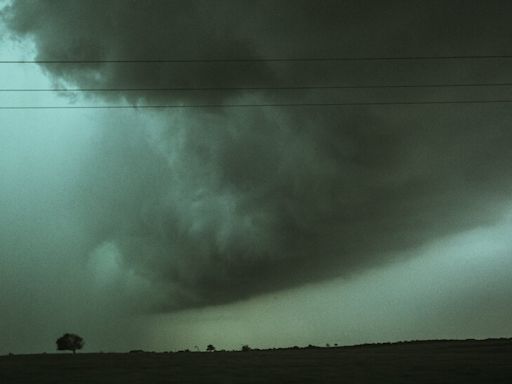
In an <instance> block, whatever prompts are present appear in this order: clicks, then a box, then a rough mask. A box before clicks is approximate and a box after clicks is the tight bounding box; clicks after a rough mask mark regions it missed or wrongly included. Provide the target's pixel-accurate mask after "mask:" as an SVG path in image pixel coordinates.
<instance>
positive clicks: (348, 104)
mask: <svg viewBox="0 0 512 384" xmlns="http://www.w3.org/2000/svg"><path fill="white" fill-rule="evenodd" d="M509 103H512V99H501V100H427V101H371V102H340V103H270V104H183V105H180V104H162V105H140V106H136V105H66V106H10V107H5V106H0V110H26V109H33V110H38V109H47V110H52V109H135V110H137V109H208V108H296V107H351V106H353V107H357V106H392V105H397V106H407V105H411V106H413V105H456V104H509Z"/></svg>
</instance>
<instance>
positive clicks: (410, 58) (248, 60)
mask: <svg viewBox="0 0 512 384" xmlns="http://www.w3.org/2000/svg"><path fill="white" fill-rule="evenodd" d="M494 59H512V55H449V56H395V57H387V56H361V57H357V56H347V57H274V58H211V59H104V60H100V59H96V60H58V59H55V60H0V64H102V63H111V64H122V63H127V64H129V63H133V64H146V63H147V64H153V63H154V64H158V63H259V62H343V61H418V60H494Z"/></svg>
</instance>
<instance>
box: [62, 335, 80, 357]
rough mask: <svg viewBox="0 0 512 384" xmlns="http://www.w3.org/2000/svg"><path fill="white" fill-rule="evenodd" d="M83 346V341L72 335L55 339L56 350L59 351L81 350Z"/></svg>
mask: <svg viewBox="0 0 512 384" xmlns="http://www.w3.org/2000/svg"><path fill="white" fill-rule="evenodd" d="M83 346H84V340H83V339H82V338H81V337H80V336H78V335H75V334H73V333H65V334H64V336H62V337H59V338H58V339H57V350H59V351H73V353H75V352H76V350H77V349H82V348H83Z"/></svg>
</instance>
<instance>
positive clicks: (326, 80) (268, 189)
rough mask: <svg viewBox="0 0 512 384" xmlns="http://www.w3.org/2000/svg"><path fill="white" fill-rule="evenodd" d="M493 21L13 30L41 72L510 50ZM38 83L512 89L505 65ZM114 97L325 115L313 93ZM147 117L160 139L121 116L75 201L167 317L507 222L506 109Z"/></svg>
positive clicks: (348, 11) (413, 17) (26, 6)
mask: <svg viewBox="0 0 512 384" xmlns="http://www.w3.org/2000/svg"><path fill="white" fill-rule="evenodd" d="M500 4H502V3H501V2H500V3H498V2H496V3H493V2H486V5H485V6H483V5H482V6H477V5H475V4H471V5H468V2H462V1H453V2H427V1H423V2H414V1H407V2H405V1H404V2H380V1H379V2H377V1H375V2H365V3H364V4H362V3H361V2H355V1H348V2H342V1H319V2H313V1H276V2H274V1H261V2H252V1H251V2H249V1H247V2H246V1H219V2H214V1H191V2H173V1H165V2H164V1H142V0H141V1H113V0H110V1H99V0H98V1H26V0H23V1H14V3H13V5H12V6H11V7H10V8H9V9H8V10H7V11H6V14H5V16H6V20H8V25H9V26H10V29H11V30H12V31H13V32H14V33H15V34H17V35H21V36H29V37H31V38H33V39H34V41H35V44H36V48H37V58H38V59H41V60H45V59H48V60H51V59H63V60H80V59H84V60H91V59H92V60H108V59H125V58H134V59H142V58H148V59H162V58H261V57H303V56H307V57H325V56H386V55H387V56H393V55H398V56H409V55H420V56H429V55H457V54H459V55H463V54H501V53H506V49H507V44H508V41H509V37H510V34H511V31H512V29H511V28H510V27H509V26H508V19H507V17H506V16H507V12H504V9H502V7H507V6H502V7H500V6H499V5H500ZM43 67H44V69H45V70H46V71H47V73H48V74H50V75H51V76H52V77H53V78H54V79H55V81H57V82H59V81H64V82H66V83H68V84H71V85H78V86H81V87H87V88H91V87H106V88H137V87H155V86H156V87H168V86H223V87H229V86H237V87H240V86H262V85H311V84H333V83H349V84H354V83H356V84H361V83H366V84H369V83H370V84H373V83H397V82H399V83H405V82H416V83H421V82H426V81H432V82H446V81H453V82H457V81H473V82H474V81H486V80H487V81H491V80H497V79H505V78H506V76H507V75H508V72H507V70H508V68H507V66H505V65H503V62H499V63H498V64H497V63H496V62H484V63H482V62H480V63H476V62H470V61H457V62H447V63H439V62H420V63H411V62H408V63H403V62H402V63H366V64H364V63H363V64H361V63H345V64H340V63H337V64H333V63H323V64H322V63H301V64H297V63H287V64H283V63H273V64H271V63H265V62H257V63H244V64H240V63H237V64H235V63H229V64H226V63H224V64H222V63H216V64H211V63H210V64H205V63H195V64H190V63H188V64H168V63H167V64H163V63H160V64H155V63H152V64H143V65H141V64H121V65H119V64H79V65H68V64H60V65H57V64H48V65H44V66H43ZM354 92H355V91H354ZM447 92H448V91H445V93H441V92H440V91H435V90H429V91H421V92H420V91H414V92H413V91H408V93H404V91H402V93H391V92H390V91H386V92H383V91H379V92H375V93H372V96H371V97H370V96H368V93H367V91H366V93H357V92H355V93H352V94H348V96H346V98H345V100H350V101H353V100H354V97H355V98H357V99H358V100H363V101H364V100H375V99H377V100H404V99H406V100H410V99H413V98H414V99H418V100H421V99H425V98H426V99H432V98H434V99H435V98H442V97H446V96H445V95H446V94H448V96H449V97H454V96H458V97H466V96H464V95H462V96H460V94H458V93H454V92H455V91H453V90H451V91H449V93H447ZM472 92H473V93H471V96H473V97H482V96H485V94H482V93H476V92H475V91H472ZM354 95H355V96H354ZM491 95H493V94H491ZM122 97H126V98H127V99H128V100H130V101H136V100H139V101H142V102H148V103H154V102H159V101H162V100H163V101H170V102H176V101H180V102H181V101H183V102H197V101H202V100H204V99H208V100H214V101H231V102H232V101H233V100H234V101H237V100H257V101H261V102H272V101H275V100H290V99H292V100H297V99H298V100H316V101H318V99H317V98H315V97H317V96H316V95H315V94H314V93H305V92H304V93H302V94H300V95H297V94H295V96H293V97H292V96H290V95H289V94H284V95H282V96H275V95H274V94H270V93H266V94H255V95H253V94H247V93H244V92H230V93H215V94H213V95H212V94H209V95H206V96H205V95H204V94H203V95H201V96H197V95H196V96H194V95H192V94H190V93H189V94H173V95H167V94H165V95H164V94H162V93H158V94H157V93H152V92H139V93H129V94H128V93H127V94H124V95H122ZM322 97H323V99H322V98H320V101H333V98H334V97H335V96H333V94H327V95H324V96H322ZM110 98H112V96H111V97H110ZM108 101H109V102H112V100H108ZM152 119H153V120H151V121H153V123H151V122H148V123H147V125H148V126H150V125H154V126H153V127H142V126H141V127H140V128H137V129H133V128H123V127H116V122H115V119H114V118H112V122H111V125H112V127H113V128H112V129H109V130H105V131H104V134H103V135H102V136H100V137H98V145H97V147H96V152H95V153H94V156H93V158H91V159H90V160H89V161H88V162H87V163H86V164H85V165H84V168H83V170H82V173H81V175H80V178H81V180H82V183H83V185H84V186H86V187H85V188H83V190H82V192H79V193H77V198H78V199H80V201H81V202H83V212H82V213H81V217H82V220H83V222H85V223H87V227H88V228H90V229H89V231H90V232H91V233H93V234H94V239H95V242H97V243H98V246H99V245H100V244H102V243H103V242H113V243H115V244H116V246H117V247H118V248H119V250H120V251H121V253H122V255H123V260H124V263H125V264H124V265H125V267H126V268H127V269H133V270H135V271H136V272H137V273H138V274H140V275H142V276H144V277H146V278H147V279H148V280H150V281H153V282H154V284H155V287H157V289H158V290H164V291H166V295H167V297H168V300H167V302H166V303H164V304H161V303H160V304H161V305H163V306H165V307H167V308H180V307H190V306H198V305H208V304H218V303H224V302H231V301H235V300H239V299H243V298H246V297H249V296H252V295H255V294H258V293H262V292H268V291H272V290H276V289H281V288H285V287H290V286H293V285H298V284H302V283H305V282H308V281H316V280H319V279H323V278H326V277H332V276H340V275H341V276H345V275H348V274H350V273H353V272H355V271H358V270H363V269H365V268H368V267H373V266H378V265H380V264H382V263H384V262H386V261H389V259H390V256H389V255H390V254H392V253H393V252H394V251H399V250H403V249H404V248H408V247H412V246H415V245H419V244H421V243H423V242H425V241H428V240H431V239H433V238H435V237H438V236H443V235H447V234H451V233H454V232H457V231H461V230H463V229H466V228H470V227H474V226H478V225H482V224H486V223H489V222H492V221H494V220H496V219H497V218H499V217H500V212H501V211H500V210H501V209H502V206H503V204H504V203H505V202H506V199H507V198H508V196H509V194H510V192H511V187H512V175H511V173H512V167H511V166H510V165H511V161H512V152H511V151H510V150H509V147H510V144H511V143H512V130H510V128H509V125H510V122H511V121H512V113H511V112H510V111H509V109H508V108H506V107H503V106H500V105H496V106H453V107H439V106H430V107H428V106H422V107H396V108H394V107H389V108H381V109H371V108H365V109H363V108H360V109H357V108H356V109H339V108H338V109H335V108H325V109H308V108H305V109H293V110H284V109H283V110H281V109H280V110H276V109H266V110H265V109H262V110H244V111H241V110H235V111H233V110H229V111H228V110H224V111H223V113H219V114H210V113H201V112H191V113H189V112H179V113H168V114H166V115H164V114H162V115H160V116H158V117H152ZM157 120H158V123H156V122H155V121H157ZM162 125H164V126H165V127H164V128H162V127H161V126H162Z"/></svg>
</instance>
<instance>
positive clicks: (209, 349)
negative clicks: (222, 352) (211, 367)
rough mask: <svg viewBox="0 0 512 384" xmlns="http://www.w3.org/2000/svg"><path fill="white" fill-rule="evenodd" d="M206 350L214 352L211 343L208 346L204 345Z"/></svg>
mask: <svg viewBox="0 0 512 384" xmlns="http://www.w3.org/2000/svg"><path fill="white" fill-rule="evenodd" d="M206 350H207V351H208V352H215V347H214V346H213V345H212V344H208V346H207V347H206Z"/></svg>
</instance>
